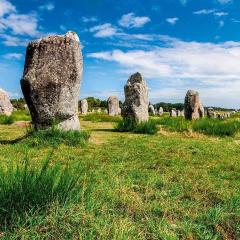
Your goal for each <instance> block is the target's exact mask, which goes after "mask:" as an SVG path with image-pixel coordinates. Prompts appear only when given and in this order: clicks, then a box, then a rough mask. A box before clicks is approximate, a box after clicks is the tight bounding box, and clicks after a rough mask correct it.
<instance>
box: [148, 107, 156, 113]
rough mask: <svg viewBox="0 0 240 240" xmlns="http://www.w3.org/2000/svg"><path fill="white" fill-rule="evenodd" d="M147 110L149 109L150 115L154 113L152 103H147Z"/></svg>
mask: <svg viewBox="0 0 240 240" xmlns="http://www.w3.org/2000/svg"><path fill="white" fill-rule="evenodd" d="M148 111H149V113H151V114H152V115H155V109H154V107H153V105H149V107H148Z"/></svg>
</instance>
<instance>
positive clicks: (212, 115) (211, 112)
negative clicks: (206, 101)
mask: <svg viewBox="0 0 240 240" xmlns="http://www.w3.org/2000/svg"><path fill="white" fill-rule="evenodd" d="M207 116H208V117H209V118H216V117H217V114H216V112H215V111H214V109H213V108H208V109H207Z"/></svg>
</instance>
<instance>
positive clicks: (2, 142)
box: [0, 133, 30, 145]
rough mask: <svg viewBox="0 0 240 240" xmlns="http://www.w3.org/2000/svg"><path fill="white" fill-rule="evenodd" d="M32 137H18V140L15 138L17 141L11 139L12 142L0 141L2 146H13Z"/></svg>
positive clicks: (27, 135) (26, 135)
mask: <svg viewBox="0 0 240 240" xmlns="http://www.w3.org/2000/svg"><path fill="white" fill-rule="evenodd" d="M29 136H30V134H29V133H27V134H25V135H24V136H21V137H18V138H15V139H11V140H0V144H2V145H8V144H10V145H13V144H16V143H19V142H20V141H22V140H24V139H26V138H28V137H29Z"/></svg>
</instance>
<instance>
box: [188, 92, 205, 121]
mask: <svg viewBox="0 0 240 240" xmlns="http://www.w3.org/2000/svg"><path fill="white" fill-rule="evenodd" d="M184 110H185V111H184V112H185V118H186V119H188V120H196V119H199V118H203V117H204V108H203V105H202V103H201V101H200V98H199V93H198V92H196V91H193V90H188V92H187V94H186V97H185V104H184Z"/></svg>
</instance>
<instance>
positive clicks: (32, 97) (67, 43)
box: [21, 32, 82, 130]
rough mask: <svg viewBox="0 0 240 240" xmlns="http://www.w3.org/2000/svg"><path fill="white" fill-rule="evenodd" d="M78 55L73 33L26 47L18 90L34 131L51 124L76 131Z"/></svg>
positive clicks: (79, 68) (37, 41)
mask: <svg viewBox="0 0 240 240" xmlns="http://www.w3.org/2000/svg"><path fill="white" fill-rule="evenodd" d="M81 76H82V54H81V51H80V46H79V38H78V36H77V34H75V33H73V32H68V33H67V34H66V35H63V36H60V35H54V36H49V37H45V38H42V39H39V40H36V41H32V42H30V43H29V44H28V47H27V52H26V60H25V67H24V74H23V78H22V79H21V87H22V91H23V94H24V97H25V99H26V102H27V105H28V108H29V110H30V112H31V116H32V120H33V124H34V126H35V128H36V129H44V128H48V127H50V126H51V125H52V123H53V122H54V121H57V122H59V127H60V128H61V129H63V130H80V123H79V119H78V116H77V109H78V99H79V94H80V93H79V92H80V81H81Z"/></svg>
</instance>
